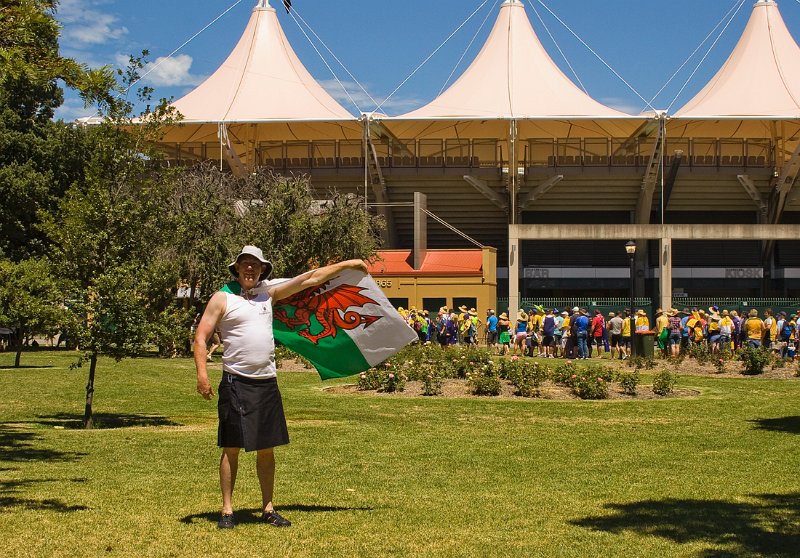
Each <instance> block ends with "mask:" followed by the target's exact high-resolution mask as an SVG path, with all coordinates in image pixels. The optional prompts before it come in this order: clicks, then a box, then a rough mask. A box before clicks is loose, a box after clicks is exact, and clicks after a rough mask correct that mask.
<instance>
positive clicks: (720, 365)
mask: <svg viewBox="0 0 800 558" xmlns="http://www.w3.org/2000/svg"><path fill="white" fill-rule="evenodd" d="M714 368H716V369H717V374H723V373H724V372H725V359H724V358H722V357H719V358H716V359H714Z"/></svg>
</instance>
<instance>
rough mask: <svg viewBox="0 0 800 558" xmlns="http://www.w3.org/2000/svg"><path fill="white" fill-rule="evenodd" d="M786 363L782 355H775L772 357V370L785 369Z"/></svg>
mask: <svg viewBox="0 0 800 558" xmlns="http://www.w3.org/2000/svg"><path fill="white" fill-rule="evenodd" d="M785 367H786V361H785V360H783V359H782V358H781V357H780V355H774V356H773V357H772V369H773V370H775V369H777V368H785Z"/></svg>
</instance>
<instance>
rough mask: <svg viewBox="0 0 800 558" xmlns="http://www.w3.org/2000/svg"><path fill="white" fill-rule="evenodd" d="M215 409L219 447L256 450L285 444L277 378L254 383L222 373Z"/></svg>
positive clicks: (284, 426) (286, 440) (287, 433)
mask: <svg viewBox="0 0 800 558" xmlns="http://www.w3.org/2000/svg"><path fill="white" fill-rule="evenodd" d="M217 410H218V414H219V430H218V432H217V445H218V446H219V447H221V448H244V450H245V451H256V450H260V449H266V448H274V447H275V446H282V445H285V444H288V443H289V431H288V429H287V428H286V417H285V416H284V414H283V401H282V400H281V392H280V391H279V390H278V380H277V378H269V379H266V380H254V379H252V378H245V377H243V376H237V375H235V374H229V373H227V372H223V373H222V381H221V382H220V384H219V400H218V403H217Z"/></svg>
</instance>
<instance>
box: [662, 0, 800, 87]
mask: <svg viewBox="0 0 800 558" xmlns="http://www.w3.org/2000/svg"><path fill="white" fill-rule="evenodd" d="M797 1H798V2H800V0H797ZM741 2H742V0H736V1H735V2H734V3H733V6H731V9H730V10H728V13H726V14H725V15H724V16H722V19H720V20H719V22H717V24H716V25H715V26H714V29H712V30H711V31H710V32H709V33H708V35H706V38H705V39H703V40H702V41H701V42H700V44H699V45H697V48H695V49H694V51H693V52H692V53H691V54H690V55H689V56H688V57H687V58H686V60H685V61H684V62H683V64H681V65H680V67H679V68H678V69H677V70H675V73H674V74H672V75H671V76H670V78H669V79H668V80H667V81H666V83H665V84H664V85H662V86H661V89H659V90H658V92H657V93H656V94H655V95H653V98H652V99H650V103H654V102H655V100H656V99H657V98H658V96H659V95H661V93H662V92H663V91H664V89H666V88H667V86H668V85H669V84H670V83H672V80H673V79H675V77H676V76H677V75H678V74H679V73H680V71H681V70H683V69H684V68H685V67H686V65H687V64H688V63H689V61H690V60H691V59H692V58H694V55H695V54H697V52H698V51H699V50H700V49H701V48H702V46H703V45H704V44H706V42H707V41H708V39H710V38H711V36H712V35H713V34H714V33H715V32H716V30H717V29H719V26H720V25H722V23H723V22H724V21H725V19H726V18H727V17H729V16H730V15H731V13H732V12H733V11H734V10H735V9H736V7H737V6H738V5H739V4H740V3H741Z"/></svg>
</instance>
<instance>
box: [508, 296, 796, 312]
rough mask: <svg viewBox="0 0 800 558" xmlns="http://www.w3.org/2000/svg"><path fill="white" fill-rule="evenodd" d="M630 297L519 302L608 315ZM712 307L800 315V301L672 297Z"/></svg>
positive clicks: (646, 305) (643, 301)
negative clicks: (579, 309)
mask: <svg viewBox="0 0 800 558" xmlns="http://www.w3.org/2000/svg"><path fill="white" fill-rule="evenodd" d="M630 302H631V301H630V299H627V298H523V299H520V308H522V309H523V310H526V311H527V310H530V309H531V308H533V307H534V306H542V307H544V308H557V309H558V310H559V311H560V310H563V309H564V308H567V309H568V310H571V309H572V308H574V307H575V306H579V307H581V308H586V309H587V310H588V311H589V312H590V313H591V312H593V311H594V310H600V312H602V313H603V314H604V315H608V313H609V312H619V311H620V310H624V309H625V308H629V307H630V305H631V304H630ZM635 302H636V309H637V310H638V309H639V308H641V309H643V310H644V311H645V312H647V315H648V316H653V312H654V311H655V307H654V306H653V301H652V300H651V299H649V298H637V299H636V300H635ZM710 306H718V307H719V309H720V310H726V309H727V310H736V311H737V312H738V313H739V315H742V314H747V313H748V312H749V311H750V310H751V309H752V308H755V309H756V310H758V314H759V316H763V315H764V310H766V309H767V308H771V309H772V310H773V312H774V313H778V312H786V314H787V315H791V314H794V313H800V298H716V299H715V298H673V299H672V307H673V308H677V309H679V310H683V309H684V308H689V309H690V310H691V309H692V308H702V309H704V310H706V311H707V310H708V308H709V307H710ZM506 310H510V308H508V299H507V298H498V299H497V312H498V314H499V313H500V312H503V311H506Z"/></svg>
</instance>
